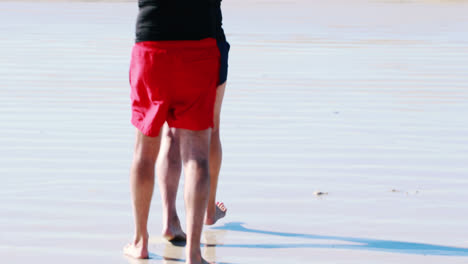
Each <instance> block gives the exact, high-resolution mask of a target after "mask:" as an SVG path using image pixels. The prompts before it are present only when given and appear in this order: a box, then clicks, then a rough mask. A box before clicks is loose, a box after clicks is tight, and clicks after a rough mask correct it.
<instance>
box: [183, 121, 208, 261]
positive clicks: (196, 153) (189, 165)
mask: <svg viewBox="0 0 468 264" xmlns="http://www.w3.org/2000/svg"><path fill="white" fill-rule="evenodd" d="M176 136H177V137H178V138H179V140H180V150H181V152H180V154H181V158H182V161H183V165H184V174H185V190H184V198H185V211H186V216H187V220H186V222H187V246H186V248H185V250H186V258H187V260H186V264H199V263H206V261H205V260H203V258H202V256H201V250H200V239H201V232H202V229H203V218H204V216H205V210H206V206H207V203H208V195H209V190H210V175H209V150H210V136H211V129H206V130H202V131H190V130H185V129H176Z"/></svg>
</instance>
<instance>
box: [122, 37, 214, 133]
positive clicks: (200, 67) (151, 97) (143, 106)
mask: <svg viewBox="0 0 468 264" xmlns="http://www.w3.org/2000/svg"><path fill="white" fill-rule="evenodd" d="M219 56H220V54H219V50H218V47H217V45H216V40H215V39H212V38H207V39H202V40H180V41H144V42H138V43H136V44H135V46H134V47H133V50H132V59H131V63H130V86H131V95H130V97H131V101H132V124H133V125H134V126H135V127H136V128H138V129H139V130H140V131H141V132H142V133H143V134H145V135H147V136H150V137H156V136H158V135H159V131H160V129H161V127H162V125H163V124H164V122H165V121H167V123H168V124H169V126H170V127H175V128H184V129H190V130H204V129H207V128H210V127H213V110H214V102H215V98H216V86H217V83H218V78H219Z"/></svg>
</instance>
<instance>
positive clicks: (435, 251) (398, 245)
mask: <svg viewBox="0 0 468 264" xmlns="http://www.w3.org/2000/svg"><path fill="white" fill-rule="evenodd" d="M242 225H243V223H240V222H232V223H227V224H225V225H223V226H220V227H214V228H213V229H218V230H229V231H237V232H248V233H255V234H264V235H274V236H281V237H291V238H303V239H316V240H320V239H322V240H336V241H345V242H353V243H359V245H343V244H312V243H300V244H237V245H236V244H227V245H216V246H217V247H236V248H265V249H277V248H333V249H352V250H371V251H382V252H392V253H404V254H415V255H432V256H468V248H460V247H449V246H440V245H432V244H425V243H411V242H402V241H392V240H379V239H368V238H353V237H339V236H320V235H310V234H299V233H284V232H275V231H266V230H259V229H251V228H246V227H244V226H242ZM207 246H214V245H207Z"/></svg>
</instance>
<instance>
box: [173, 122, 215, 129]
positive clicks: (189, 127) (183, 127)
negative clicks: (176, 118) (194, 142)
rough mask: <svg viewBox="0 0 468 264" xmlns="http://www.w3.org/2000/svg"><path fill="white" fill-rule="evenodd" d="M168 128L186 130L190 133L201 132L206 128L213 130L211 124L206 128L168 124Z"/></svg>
mask: <svg viewBox="0 0 468 264" xmlns="http://www.w3.org/2000/svg"><path fill="white" fill-rule="evenodd" d="M168 126H169V127H170V128H180V129H187V130H192V131H201V130H206V129H208V128H213V124H211V125H206V126H197V127H193V126H184V125H178V124H176V125H174V124H169V123H168Z"/></svg>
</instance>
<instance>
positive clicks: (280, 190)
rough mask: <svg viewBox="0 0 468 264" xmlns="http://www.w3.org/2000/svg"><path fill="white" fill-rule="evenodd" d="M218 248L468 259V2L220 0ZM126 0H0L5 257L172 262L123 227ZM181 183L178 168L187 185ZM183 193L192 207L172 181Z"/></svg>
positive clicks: (160, 248) (281, 262)
mask: <svg viewBox="0 0 468 264" xmlns="http://www.w3.org/2000/svg"><path fill="white" fill-rule="evenodd" d="M223 10H224V28H225V31H226V33H227V38H228V40H229V41H230V43H231V53H230V66H229V77H228V85H227V88H226V94H225V100H224V104H223V111H222V125H221V136H222V141H223V150H224V157H223V166H222V169H221V175H220V183H219V190H218V198H219V200H221V201H223V202H224V203H225V204H226V206H227V207H228V215H227V217H226V218H225V219H223V220H221V221H220V222H219V223H217V224H216V225H215V226H213V227H206V228H205V229H204V235H203V242H204V245H205V246H204V247H203V248H202V251H203V254H204V256H205V257H206V258H207V259H208V260H210V261H216V262H217V263H229V264H251V263H260V264H264V263H268V264H296V263H298V264H301V263H314V264H322V263H330V264H340V263H346V264H350V263H356V264H376V263H378V264H386V263H389V264H390V263H392V264H393V263H398V264H405V263H408V264H416V263H421V264H432V263H434V264H435V263H437V264H439V263H450V264H462V263H464V264H466V263H468V191H467V189H468V34H467V29H468V16H467V14H468V1H418V0H414V1H409V0H408V1H406V0H405V1H396V0H385V1H384V0H382V1H380V0H375V1H371V0H348V1H345V0H343V1H339V0H326V1H325V0H323V1H315V0H224V1H223ZM136 15H137V3H136V1H81V2H80V1H29V2H28V1H0V179H1V180H0V263H5V264H26V263H28V264H30V263H47V264H62V263H66V264H75V263H76V264H78V263H79V264H83V263H86V264H93V263H101V264H127V263H130V264H136V263H148V264H159V263H165V264H177V263H184V261H185V256H184V249H183V248H182V247H176V246H173V245H170V244H167V243H165V242H163V240H162V238H161V234H160V232H161V228H162V226H161V202H160V198H159V197H160V196H159V190H158V189H157V188H156V189H155V193H154V199H153V203H152V210H151V215H150V220H149V229H150V252H151V259H149V260H145V261H134V260H130V259H127V258H125V257H124V256H123V255H122V248H123V246H124V245H125V244H126V243H127V242H128V241H129V240H130V239H131V236H132V234H133V229H132V228H133V216H132V210H131V202H130V191H129V168H130V163H131V159H132V150H133V144H134V133H135V129H134V128H133V127H132V126H131V124H130V98H129V94H130V88H129V84H128V69H129V59H130V51H131V48H132V45H133V41H134V26H135V19H136ZM181 187H182V186H181ZM177 206H178V209H179V212H180V215H181V217H182V219H181V220H182V221H183V222H184V221H185V218H184V203H183V197H182V192H179V196H178V204H177Z"/></svg>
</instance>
